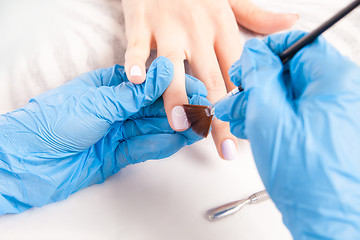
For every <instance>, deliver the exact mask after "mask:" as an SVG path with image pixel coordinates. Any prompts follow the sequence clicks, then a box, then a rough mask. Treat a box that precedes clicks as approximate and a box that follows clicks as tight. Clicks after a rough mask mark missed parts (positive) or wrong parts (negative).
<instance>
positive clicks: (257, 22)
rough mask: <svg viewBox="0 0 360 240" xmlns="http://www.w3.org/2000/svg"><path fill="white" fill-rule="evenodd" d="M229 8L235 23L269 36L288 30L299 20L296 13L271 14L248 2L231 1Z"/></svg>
mask: <svg viewBox="0 0 360 240" xmlns="http://www.w3.org/2000/svg"><path fill="white" fill-rule="evenodd" d="M230 4H231V8H232V9H233V11H234V14H235V17H236V21H237V22H238V23H239V24H240V25H242V26H244V27H245V28H247V29H249V30H251V31H254V32H257V33H261V34H270V33H274V32H278V31H281V30H284V29H287V28H290V27H291V26H292V25H294V23H295V22H296V21H297V20H298V19H299V15H298V14H296V13H273V12H269V11H266V10H263V9H261V8H259V7H258V6H256V5H255V4H253V3H252V2H250V1H249V0H232V1H230Z"/></svg>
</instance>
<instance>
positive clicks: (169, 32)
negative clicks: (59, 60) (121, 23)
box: [122, 0, 298, 159]
mask: <svg viewBox="0 0 360 240" xmlns="http://www.w3.org/2000/svg"><path fill="white" fill-rule="evenodd" d="M122 3H123V7H124V15H125V23H126V36H127V39H128V47H127V51H126V59H125V69H126V73H127V76H128V77H129V80H130V81H131V82H133V83H141V82H143V81H144V80H145V62H146V60H147V58H148V56H149V53H150V49H151V48H157V51H158V52H157V54H158V56H165V57H168V58H169V59H170V60H171V61H172V63H173V64H174V79H173V81H172V83H171V84H170V86H169V88H168V89H167V90H166V91H165V93H164V95H163V97H164V105H165V110H166V113H167V117H168V119H169V123H170V125H171V127H172V128H173V129H175V130H178V131H182V130H185V129H187V128H188V127H189V124H188V122H187V119H186V116H185V113H184V111H183V109H182V108H179V107H177V106H181V105H182V104H187V103H188V100H187V97H186V93H185V71H184V60H185V59H186V60H188V61H189V63H190V66H191V69H192V71H193V73H194V76H195V77H196V78H198V79H200V80H201V81H202V82H204V84H205V86H206V88H207V90H208V92H209V96H208V99H209V100H210V101H211V102H214V101H216V100H218V99H219V98H220V97H222V96H223V95H225V94H226V91H227V90H232V89H233V88H234V87H235V86H234V85H233V84H232V83H231V82H230V80H229V76H228V74H227V73H228V70H229V68H230V66H231V64H233V63H234V62H235V61H236V60H238V59H239V58H240V54H241V50H242V44H241V39H240V35H239V30H238V25H237V22H238V23H239V24H240V25H242V26H244V27H246V28H248V29H250V30H252V31H255V32H258V33H263V34H268V33H272V32H275V31H279V30H282V29H286V28H288V27H290V26H292V25H293V23H294V22H295V21H296V20H297V19H298V15H296V14H274V13H270V12H267V11H263V10H261V9H260V8H258V7H256V6H255V5H254V4H252V3H251V2H250V1H248V0H195V1H194V0H166V1H164V0H123V1H122ZM212 136H213V138H214V142H215V145H216V148H217V150H218V153H219V155H220V156H221V157H222V158H225V159H232V158H234V157H235V153H236V141H237V140H236V138H235V137H234V136H232V135H231V133H230V129H229V126H228V123H225V122H221V121H219V120H217V119H215V120H214V121H213V125H212ZM227 139H229V140H228V141H225V140H227Z"/></svg>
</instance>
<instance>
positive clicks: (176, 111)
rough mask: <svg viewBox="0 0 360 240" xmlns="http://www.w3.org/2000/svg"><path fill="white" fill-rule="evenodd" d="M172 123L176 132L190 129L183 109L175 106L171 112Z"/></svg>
mask: <svg viewBox="0 0 360 240" xmlns="http://www.w3.org/2000/svg"><path fill="white" fill-rule="evenodd" d="M171 115H172V121H173V125H174V128H175V129H176V130H183V129H187V128H189V127H190V124H189V121H188V119H187V117H186V113H185V110H184V108H183V107H181V106H176V107H174V108H173V109H172V112H171Z"/></svg>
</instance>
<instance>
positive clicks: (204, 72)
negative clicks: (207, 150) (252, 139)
mask: <svg viewBox="0 0 360 240" xmlns="http://www.w3.org/2000/svg"><path fill="white" fill-rule="evenodd" d="M190 65H191V69H192V70H193V72H194V75H195V77H197V78H199V79H200V80H201V81H203V82H204V84H205V86H206V88H207V90H208V99H209V100H210V102H212V103H214V102H215V101H217V100H219V99H220V98H221V97H223V96H224V95H225V94H226V93H227V91H226V87H225V83H224V80H223V78H222V75H221V71H220V68H219V64H218V62H217V59H216V55H215V52H214V49H213V47H212V46H208V47H204V46H203V47H200V46H199V47H198V48H197V50H196V51H194V52H193V55H192V58H191V60H190ZM211 133H212V136H213V139H214V143H215V145H216V149H217V151H218V153H219V155H220V157H221V158H223V159H226V160H232V159H234V158H235V157H236V154H237V138H236V137H235V136H233V135H232V134H231V133H230V127H229V124H228V123H226V122H222V121H220V120H218V119H216V118H214V120H213V122H212V131H211Z"/></svg>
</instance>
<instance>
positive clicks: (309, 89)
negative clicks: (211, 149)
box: [216, 32, 360, 239]
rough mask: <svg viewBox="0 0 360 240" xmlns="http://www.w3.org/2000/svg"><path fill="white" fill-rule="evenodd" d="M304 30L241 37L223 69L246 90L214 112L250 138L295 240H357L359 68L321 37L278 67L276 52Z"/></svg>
mask: <svg viewBox="0 0 360 240" xmlns="http://www.w3.org/2000/svg"><path fill="white" fill-rule="evenodd" d="M303 35H304V33H301V32H292V33H289V34H278V35H271V36H269V37H267V38H265V39H264V40H263V41H261V40H257V39H252V40H250V41H248V42H247V43H246V44H245V47H244V52H243V54H242V57H241V59H240V60H239V61H238V62H236V63H235V64H234V65H233V67H232V68H231V69H230V75H231V79H232V81H233V82H234V83H235V84H236V85H239V84H242V86H243V88H244V89H245V91H244V92H243V93H242V94H239V95H237V97H234V98H232V99H229V100H228V101H225V102H222V103H221V104H219V105H218V106H217V108H216V116H217V117H218V118H220V119H222V120H224V121H230V124H231V129H232V132H233V134H235V135H236V136H238V137H241V138H247V139H249V140H250V143H251V148H252V151H253V155H254V159H255V162H256V165H257V168H258V171H259V173H260V175H261V178H262V180H263V182H264V184H265V186H266V189H267V190H268V192H269V194H270V196H271V198H272V199H273V201H274V202H275V204H276V206H277V207H278V209H279V210H280V211H281V213H282V215H283V220H284V223H285V225H286V226H287V227H288V228H289V230H290V231H291V233H292V235H293V237H294V239H359V238H360V68H359V67H358V66H357V65H356V64H354V63H353V62H351V61H350V60H349V59H348V58H346V57H343V56H341V55H340V54H339V52H338V51H337V50H336V49H334V48H333V47H332V46H331V45H330V44H329V43H327V42H326V41H325V40H324V39H323V38H319V39H318V40H316V41H315V42H313V43H312V44H310V45H309V46H306V47H304V48H303V49H302V50H300V51H299V52H298V53H297V54H296V55H295V56H294V57H293V58H292V60H290V61H289V62H288V63H287V64H285V66H283V65H282V63H281V61H280V59H279V57H278V56H277V55H278V54H280V53H281V52H282V51H283V50H284V49H286V48H288V47H289V46H290V45H292V44H293V43H294V42H295V41H296V40H298V39H299V38H300V37H302V36H303Z"/></svg>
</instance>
